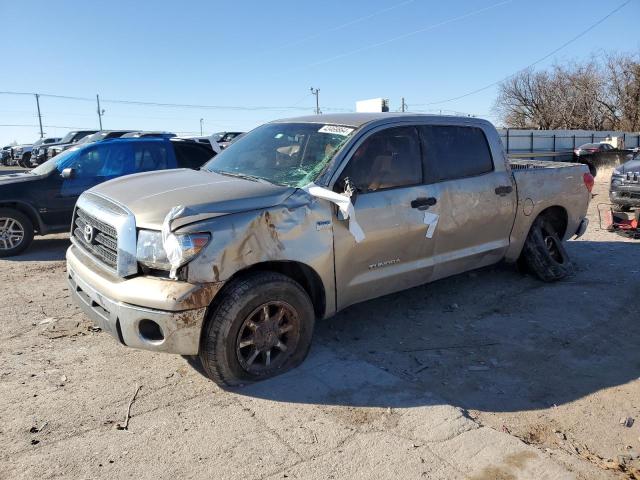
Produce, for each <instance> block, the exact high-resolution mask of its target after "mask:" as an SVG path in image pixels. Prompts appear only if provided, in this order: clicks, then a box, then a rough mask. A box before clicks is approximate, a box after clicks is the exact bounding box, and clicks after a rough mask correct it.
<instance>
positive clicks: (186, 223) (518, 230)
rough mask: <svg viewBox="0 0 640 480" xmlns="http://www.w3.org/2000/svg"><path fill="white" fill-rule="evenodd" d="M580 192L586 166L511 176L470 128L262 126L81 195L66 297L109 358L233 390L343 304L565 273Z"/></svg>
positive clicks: (270, 366) (351, 123) (293, 350)
mask: <svg viewBox="0 0 640 480" xmlns="http://www.w3.org/2000/svg"><path fill="white" fill-rule="evenodd" d="M516 187H517V188H516ZM592 187H593V177H592V176H591V174H590V173H589V172H588V169H587V167H585V166H584V165H575V164H569V163H553V162H539V161H538V162H536V161H525V160H520V161H514V162H511V163H510V162H509V161H508V160H507V158H506V157H505V154H504V151H503V148H502V144H501V141H500V137H499V135H498V132H497V131H496V129H495V128H494V127H493V125H491V124H490V123H489V122H487V121H484V120H481V119H477V118H468V117H461V118H455V117H443V116H429V115H411V116H409V115H400V114H390V113H376V114H363V113H360V114H340V115H337V114H336V115H322V116H319V115H315V116H309V117H302V118H295V119H288V120H282V121H276V122H272V123H269V124H266V125H263V126H261V127H258V128H257V129H255V130H253V131H251V132H249V133H248V134H247V135H246V136H245V137H243V138H242V140H241V141H239V142H237V143H234V144H232V145H231V146H230V147H229V148H227V149H226V150H223V151H222V153H220V154H219V155H217V156H216V157H215V158H214V159H213V160H211V161H210V162H208V163H207V164H206V165H205V166H204V167H203V168H201V169H200V170H199V171H194V170H174V171H170V172H154V173H146V174H142V175H135V176H131V177H127V178H122V179H117V180H114V181H111V182H108V183H105V184H102V185H99V186H97V187H95V188H93V189H92V190H91V191H89V192H86V193H84V194H83V195H82V196H81V197H80V199H79V200H78V203H77V206H76V210H75V214H74V218H73V225H74V226H73V235H72V245H71V247H70V248H69V249H68V251H67V272H68V279H69V283H70V286H71V288H70V292H71V294H72V296H73V298H74V300H75V302H76V303H77V304H78V305H79V306H80V307H81V308H82V309H83V310H84V312H85V313H86V314H87V315H88V316H89V317H90V318H92V319H93V320H94V321H95V322H96V323H97V324H98V325H99V326H100V327H101V328H102V329H103V330H104V331H106V332H109V333H110V334H111V335H113V336H114V337H115V338H116V339H117V340H118V341H119V342H120V343H121V344H123V345H127V346H129V347H135V348H143V349H148V350H153V351H156V352H172V353H178V354H182V355H187V356H198V357H197V358H198V360H197V361H198V362H200V363H201V365H202V367H203V369H204V371H205V372H206V373H207V375H208V376H209V377H210V378H211V379H213V380H214V381H215V382H217V383H220V384H224V385H240V384H245V383H247V382H252V381H256V380H261V379H264V378H268V377H271V376H274V375H277V374H279V373H282V372H284V371H286V370H288V369H290V368H292V367H294V366H296V365H298V364H299V363H301V362H302V361H303V359H304V358H305V356H306V354H307V351H308V349H309V345H310V343H311V337H312V332H313V326H314V322H315V320H316V319H320V318H326V317H330V316H332V315H334V314H335V313H336V312H337V311H339V310H342V309H343V308H345V307H347V306H349V305H351V304H354V303H357V302H362V301H364V300H368V299H371V298H375V297H378V296H381V295H386V294H389V293H392V292H395V291H398V290H402V289H405V288H409V287H413V286H416V285H420V284H422V283H426V282H430V281H434V280H437V279H440V278H443V277H447V276H450V275H455V274H458V273H461V272H464V271H467V270H471V269H475V268H479V267H483V266H486V265H490V264H494V263H496V262H499V261H501V260H503V259H504V260H507V261H509V262H516V261H518V260H519V259H522V263H523V264H525V265H526V266H527V267H528V268H529V269H530V270H531V271H532V272H533V273H534V274H535V275H537V276H538V277H539V278H540V279H542V280H544V281H553V280H559V279H561V278H563V277H565V276H566V275H567V274H568V273H569V272H570V271H571V262H570V260H569V257H568V255H567V252H566V250H565V248H564V243H563V240H567V239H569V238H571V237H573V236H574V235H575V236H580V235H582V234H583V233H584V231H585V229H586V227H587V224H588V221H587V219H586V213H587V206H588V203H589V200H590V198H591V193H590V191H591V188H592ZM98 237H100V238H102V239H104V240H96V239H97V238H98ZM167 279H172V280H173V281H167ZM194 361H196V360H195V359H194Z"/></svg>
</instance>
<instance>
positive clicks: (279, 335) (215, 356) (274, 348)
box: [199, 272, 315, 386]
mask: <svg viewBox="0 0 640 480" xmlns="http://www.w3.org/2000/svg"><path fill="white" fill-rule="evenodd" d="M219 295H220V298H218V299H217V300H216V301H215V302H214V305H213V307H212V308H211V309H210V312H209V314H208V318H207V319H206V320H205V325H204V328H203V333H202V339H201V343H200V354H199V356H200V361H201V363H202V368H203V369H204V371H205V372H206V374H207V376H208V377H209V378H211V379H212V380H213V381H214V382H216V383H217V384H219V385H227V386H239V385H243V384H247V383H252V382H255V381H258V380H263V379H266V378H270V377H274V376H276V375H280V374H282V373H284V372H286V371H288V370H291V369H292V368H295V367H297V366H298V365H300V364H301V363H302V361H303V360H304V359H305V357H306V356H307V353H308V352H309V347H310V346H311V338H312V336H313V326H314V323H315V312H314V309H313V304H312V303H311V300H310V298H309V295H307V293H306V292H305V290H304V289H303V288H302V287H301V286H300V285H299V284H298V283H297V282H295V281H294V280H292V279H291V278H289V277H287V276H285V275H282V274H279V273H275V272H254V273H251V274H248V275H246V276H243V277H241V278H239V279H237V280H235V281H232V282H231V283H230V284H229V285H228V286H226V287H225V288H224V289H223V291H221V292H220V294H219Z"/></svg>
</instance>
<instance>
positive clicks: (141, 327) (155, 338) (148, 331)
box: [138, 318, 164, 342]
mask: <svg viewBox="0 0 640 480" xmlns="http://www.w3.org/2000/svg"><path fill="white" fill-rule="evenodd" d="M138 331H139V332H140V336H141V337H142V338H143V339H145V340H148V341H150V342H161V341H163V340H164V334H163V333H162V329H161V328H160V325H158V324H157V323H156V322H154V321H153V320H147V319H146V318H145V319H144V320H140V323H138Z"/></svg>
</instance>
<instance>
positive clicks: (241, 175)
mask: <svg viewBox="0 0 640 480" xmlns="http://www.w3.org/2000/svg"><path fill="white" fill-rule="evenodd" d="M211 171H212V172H213V173H219V174H220V175H227V176H228V177H236V178H244V179H245V180H251V181H252V182H267V183H271V182H269V180H267V179H266V178H262V177H257V176H255V175H249V174H248V173H240V172H227V171H224V170H211Z"/></svg>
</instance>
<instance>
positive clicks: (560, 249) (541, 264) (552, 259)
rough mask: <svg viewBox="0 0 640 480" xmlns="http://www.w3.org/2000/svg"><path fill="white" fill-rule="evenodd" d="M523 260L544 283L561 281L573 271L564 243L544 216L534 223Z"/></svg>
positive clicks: (524, 250)
mask: <svg viewBox="0 0 640 480" xmlns="http://www.w3.org/2000/svg"><path fill="white" fill-rule="evenodd" d="M521 258H522V260H523V263H524V264H525V265H526V266H527V269H528V270H529V271H530V272H532V273H534V274H535V275H536V276H537V277H538V278H539V279H540V280H542V281H544V282H555V281H557V280H561V279H563V278H565V277H566V276H567V275H569V274H570V273H571V272H572V270H573V266H572V264H571V261H570V260H569V255H568V254H567V251H566V249H565V248H564V243H563V242H562V240H561V239H560V237H559V236H558V233H557V232H556V230H555V228H554V226H553V224H552V223H551V222H550V221H549V220H548V219H546V218H545V217H544V216H539V217H538V218H536V220H535V221H534V222H533V225H532V226H531V230H529V235H527V239H526V241H525V243H524V248H523V249H522V254H521Z"/></svg>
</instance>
